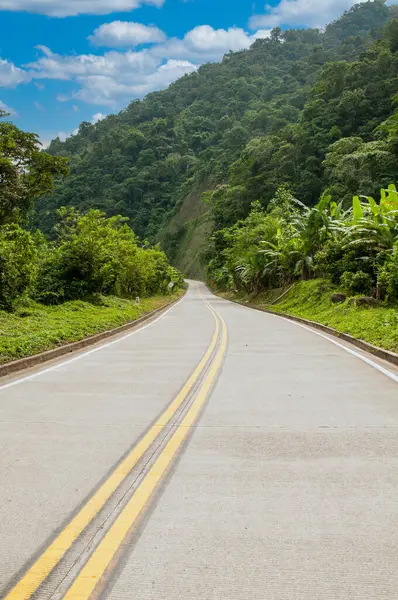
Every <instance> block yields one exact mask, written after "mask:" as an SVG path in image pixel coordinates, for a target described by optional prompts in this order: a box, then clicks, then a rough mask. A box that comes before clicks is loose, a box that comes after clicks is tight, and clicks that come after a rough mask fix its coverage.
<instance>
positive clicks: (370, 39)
mask: <svg viewBox="0 0 398 600" xmlns="http://www.w3.org/2000/svg"><path fill="white" fill-rule="evenodd" d="M395 15H398V13H397V9H396V7H387V6H386V5H385V2H383V1H382V0H376V1H374V2H366V3H362V4H360V5H357V6H355V7H354V8H353V9H351V10H350V11H349V12H347V13H346V14H345V15H344V16H343V17H342V18H341V19H339V20H338V21H336V22H335V23H332V24H330V25H329V26H328V27H327V28H326V30H325V31H324V32H321V31H318V30H289V31H281V30H280V29H275V30H274V31H273V32H272V35H271V38H270V39H261V40H257V41H256V42H255V43H254V44H253V45H252V47H251V48H250V49H249V50H245V51H242V52H237V53H229V54H227V55H226V56H225V57H224V59H223V61H222V62H221V63H219V64H207V65H204V66H202V67H201V68H200V69H199V70H198V71H197V72H196V73H193V74H191V75H186V76H184V77H183V78H182V79H180V80H179V81H177V82H176V83H174V84H173V85H171V86H170V87H169V88H168V89H167V90H165V91H162V92H157V93H153V94H150V95H149V96H147V97H146V98H145V99H144V100H142V101H134V102H132V103H131V104H130V105H129V106H128V107H127V108H126V109H125V110H124V111H122V112H121V113H120V114H118V115H112V116H109V117H107V118H106V119H104V120H103V121H101V122H99V123H97V124H96V125H92V124H89V123H82V124H81V126H80V129H79V133H78V134H77V135H75V136H71V137H70V138H69V139H67V140H66V141H65V142H64V143H62V142H60V140H58V139H57V140H54V141H53V142H52V144H51V146H50V148H49V152H50V153H51V154H56V155H62V156H67V157H68V158H69V159H70V165H71V174H70V176H69V177H68V178H66V179H65V180H62V181H60V182H59V184H58V185H57V188H56V191H55V193H53V194H51V195H50V196H46V197H44V198H42V199H41V200H39V201H38V203H37V205H36V213H35V217H34V224H35V225H38V226H39V227H40V228H41V229H42V230H43V231H45V232H51V229H52V227H53V225H54V222H55V214H56V209H57V208H59V207H61V206H67V207H68V206H69V207H70V206H74V207H77V208H78V209H79V210H80V211H83V212H84V211H87V210H88V209H90V208H93V207H95V208H98V209H100V210H103V211H105V212H106V213H107V215H108V216H113V215H117V214H122V215H125V216H127V217H129V218H130V225H131V227H132V228H133V229H134V231H135V233H136V234H137V235H138V236H139V237H141V238H148V239H149V240H150V241H156V240H160V241H161V243H162V245H163V247H164V249H165V250H166V251H167V252H168V254H169V257H170V259H171V260H172V261H173V262H174V263H175V264H177V266H182V267H183V269H184V270H185V272H187V273H195V274H197V273H200V271H201V267H200V265H199V262H198V259H199V255H200V254H201V252H202V250H203V247H204V246H205V245H206V243H207V242H206V240H207V239H208V237H209V235H210V234H211V233H212V232H213V231H214V229H220V228H223V227H226V226H231V225H233V224H234V223H235V222H236V221H237V220H238V219H242V218H244V217H246V216H247V215H248V213H249V211H250V206H251V203H252V202H253V201H255V200H258V201H260V202H261V204H262V205H263V206H267V205H268V203H269V202H270V200H271V199H272V198H273V197H274V195H275V192H276V190H277V189H278V188H279V187H280V186H281V184H288V185H289V186H290V188H291V189H292V192H293V193H294V195H295V196H296V197H297V198H298V199H299V200H301V201H302V202H304V203H305V204H307V205H313V204H315V203H316V202H317V200H318V198H319V196H320V195H321V193H322V191H323V190H324V189H325V188H329V189H330V193H331V194H332V195H333V196H336V199H337V196H338V198H339V199H345V200H346V201H347V202H348V199H349V198H350V197H351V196H352V194H353V193H365V192H366V193H367V194H372V193H375V190H378V189H379V188H380V187H383V186H386V185H387V184H388V183H391V182H393V181H396V180H398V177H397V176H398V164H397V160H396V153H395V145H394V123H392V125H391V123H390V122H388V119H389V117H392V115H393V113H394V97H395V94H396V93H397V92H398V79H397V74H398V73H397V65H398V63H397V60H396V55H395V50H396V47H397V46H398V31H397V27H396V23H397V22H396V21H395V20H394V19H393V17H394V16H395ZM391 19H392V23H391V24H390V25H389V27H388V28H387V31H386V30H385V26H386V24H387V23H388V21H389V20H391ZM382 36H383V39H382V40H381V41H380V38H382ZM386 121H387V125H384V126H382V127H380V126H381V124H382V123H385V122H386ZM395 127H396V126H395ZM325 159H326V160H325ZM203 199H204V201H205V202H204V203H203Z"/></svg>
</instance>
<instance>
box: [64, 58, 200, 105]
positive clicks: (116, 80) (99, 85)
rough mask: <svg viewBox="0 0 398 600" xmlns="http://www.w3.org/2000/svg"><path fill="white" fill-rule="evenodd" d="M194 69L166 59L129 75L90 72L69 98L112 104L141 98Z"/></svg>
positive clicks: (182, 62) (186, 63) (188, 65)
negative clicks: (107, 74)
mask: <svg viewBox="0 0 398 600" xmlns="http://www.w3.org/2000/svg"><path fill="white" fill-rule="evenodd" d="M195 69H196V67H195V65H193V64H192V63H190V62H188V61H177V60H169V61H167V63H166V64H164V65H160V66H159V67H158V68H157V69H156V70H155V71H153V72H151V73H146V74H144V73H142V74H141V75H140V76H137V75H135V76H133V77H128V76H126V75H125V76H124V77H115V76H113V77H110V76H104V75H92V76H89V77H86V78H84V79H83V78H82V79H80V83H81V88H80V90H78V91H77V92H75V93H74V94H73V95H72V97H73V98H75V99H78V100H81V101H83V102H86V103H88V104H98V105H102V106H110V107H112V106H114V105H115V103H116V104H117V103H121V102H125V101H128V100H131V99H133V98H142V97H143V96H145V95H146V94H149V93H150V92H153V91H156V90H161V89H164V88H166V87H167V86H169V85H170V83H172V82H173V81H175V80H176V79H178V78H179V77H182V76H183V75H185V74H186V73H191V72H192V71H194V70H195Z"/></svg>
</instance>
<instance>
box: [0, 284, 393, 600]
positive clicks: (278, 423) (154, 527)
mask: <svg viewBox="0 0 398 600" xmlns="http://www.w3.org/2000/svg"><path fill="white" fill-rule="evenodd" d="M347 349H348V350H349V351H347ZM397 374H398V371H397V369H395V368H394V367H393V366H391V365H386V364H384V363H382V362H381V361H377V362H375V359H373V358H372V357H370V356H368V355H366V354H365V353H361V352H359V351H358V350H356V349H352V348H350V347H349V346H348V345H344V344H340V343H338V344H336V343H332V342H331V341H330V340H329V339H328V336H325V335H319V334H317V333H315V332H314V331H312V330H311V329H308V328H305V327H302V326H299V325H297V324H295V323H292V322H289V321H287V320H285V319H283V318H280V317H277V316H273V315H269V314H264V313H260V312H258V311H253V310H251V309H248V308H244V307H241V306H238V305H236V304H232V303H229V302H227V301H224V300H222V299H220V298H217V297H215V296H213V295H212V294H210V293H209V292H208V290H207V289H206V287H205V286H204V285H203V284H200V283H197V282H192V283H191V285H190V288H189V290H188V293H187V295H186V296H185V298H183V299H182V300H181V301H180V302H178V303H177V304H176V305H174V306H173V307H172V308H171V309H169V310H167V311H166V312H165V313H163V314H162V315H161V316H160V317H157V318H156V319H154V320H153V321H152V322H150V323H147V324H146V325H143V326H142V328H141V329H138V330H136V331H133V332H131V333H128V334H124V335H121V336H119V337H117V338H115V339H113V340H111V341H110V342H109V341H108V342H107V343H104V344H102V345H99V346H95V347H93V348H92V349H90V350H88V351H87V350H86V351H83V352H81V353H78V354H76V355H74V356H73V357H72V358H68V359H63V360H59V361H58V362H54V363H49V364H47V365H46V366H42V367H41V368H40V369H36V370H34V371H30V372H26V373H24V374H22V375H19V376H18V377H14V378H10V379H7V380H3V381H1V383H0V490H1V502H0V598H3V599H5V600H89V599H90V600H93V599H99V598H101V599H102V598H104V599H105V598H106V599H109V600H135V599H137V600H138V599H140V600H180V599H181V600H323V599H325V600H348V599H349V600H397V598H398V566H397V565H398V527H397V524H398V386H397Z"/></svg>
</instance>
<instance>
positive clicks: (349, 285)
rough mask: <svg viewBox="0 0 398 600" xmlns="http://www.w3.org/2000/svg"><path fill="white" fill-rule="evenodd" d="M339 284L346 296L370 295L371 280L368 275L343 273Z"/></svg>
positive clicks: (359, 272) (361, 272)
mask: <svg viewBox="0 0 398 600" xmlns="http://www.w3.org/2000/svg"><path fill="white" fill-rule="evenodd" d="M341 283H342V285H343V286H344V289H345V290H346V292H347V293H348V294H370V291H371V288H372V278H371V276H370V275H369V274H368V273H364V272H363V271H357V272H356V273H353V272H351V271H345V272H344V273H343V275H342V276H341Z"/></svg>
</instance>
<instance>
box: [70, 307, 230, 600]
mask: <svg viewBox="0 0 398 600" xmlns="http://www.w3.org/2000/svg"><path fill="white" fill-rule="evenodd" d="M219 317H220V319H221V322H222V336H221V344H220V348H219V349H218V352H217V355H216V357H215V359H214V361H213V362H212V364H211V367H210V369H209V372H208V374H207V375H206V377H205V380H204V381H203V383H202V385H201V387H200V389H199V392H198V394H197V396H196V399H195V401H194V403H193V404H192V406H191V408H190V409H189V411H188V413H187V414H186V416H185V417H184V419H183V421H182V422H181V424H180V425H179V427H178V429H177V430H176V431H175V433H174V435H173V436H172V438H171V439H170V441H169V442H168V443H167V445H166V446H165V448H164V450H163V451H162V453H161V454H160V456H159V458H158V459H157V460H156V462H155V463H154V465H153V466H152V467H151V469H150V471H149V472H148V474H147V475H146V476H145V478H144V479H143V481H142V483H141V484H140V486H139V487H138V488H137V490H136V491H135V492H134V495H133V496H132V498H131V499H130V501H129V502H128V504H126V506H125V507H124V509H123V510H122V512H121V513H120V515H119V516H118V518H117V519H116V521H115V522H114V524H113V525H112V527H111V528H110V529H109V531H108V532H107V534H106V535H105V537H104V538H103V539H102V541H101V542H100V543H99V545H98V547H97V548H96V550H95V552H94V553H93V554H92V556H91V557H90V559H89V560H88V562H87V563H86V564H85V566H84V567H83V569H82V570H81V571H80V573H79V575H78V576H77V578H76V579H75V581H74V583H73V584H72V586H71V587H70V588H69V590H68V592H67V593H66V594H65V596H64V598H63V600H88V599H89V598H90V596H91V594H92V593H93V591H94V589H95V587H96V585H97V583H98V582H99V580H100V579H101V577H102V576H103V574H104V573H105V571H106V569H107V568H108V566H109V564H110V563H111V561H112V559H113V557H114V556H115V554H116V552H117V551H118V549H119V548H120V546H121V544H122V543H123V541H124V539H125V537H126V536H127V534H128V532H129V531H130V529H131V527H132V526H133V525H134V523H135V521H136V520H137V518H138V516H139V515H140V513H141V511H142V510H143V509H144V507H145V505H146V504H147V502H148V500H149V499H150V497H151V495H152V493H153V492H154V490H155V488H156V487H157V485H158V484H159V482H160V481H161V479H162V478H163V476H164V475H165V473H166V471H167V469H168V468H169V467H170V465H171V463H172V460H173V458H174V457H175V455H176V453H177V451H178V450H179V448H180V447H181V445H182V443H183V442H184V440H185V438H186V437H187V435H188V433H189V430H190V429H191V427H192V425H193V424H194V423H195V421H196V420H197V418H198V416H199V413H200V411H201V409H202V408H203V406H204V404H205V402H206V400H207V398H208V395H209V392H210V390H211V387H212V385H213V383H214V382H215V379H216V377H217V375H218V373H219V370H220V368H221V365H222V361H223V359H224V355H225V352H226V347H227V328H226V325H225V321H224V320H223V318H222V317H221V316H220V315H219Z"/></svg>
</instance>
